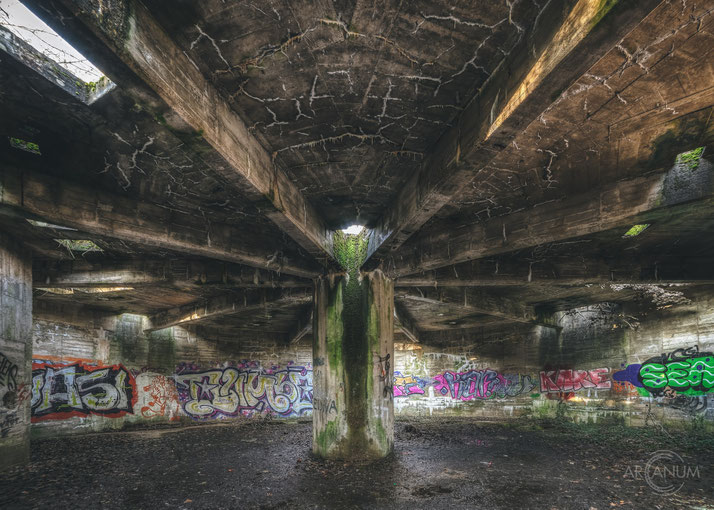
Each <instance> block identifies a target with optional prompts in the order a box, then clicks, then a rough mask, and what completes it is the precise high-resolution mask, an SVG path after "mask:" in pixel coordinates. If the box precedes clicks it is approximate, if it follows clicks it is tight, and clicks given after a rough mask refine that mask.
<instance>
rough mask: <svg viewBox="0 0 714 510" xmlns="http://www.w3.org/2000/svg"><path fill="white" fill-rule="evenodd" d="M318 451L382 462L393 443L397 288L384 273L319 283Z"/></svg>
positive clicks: (315, 347)
mask: <svg viewBox="0 0 714 510" xmlns="http://www.w3.org/2000/svg"><path fill="white" fill-rule="evenodd" d="M313 320H314V325H313V408H314V414H313V446H312V449H313V452H314V453H315V454H317V455H320V456H321V457H327V458H333V459H334V458H338V459H375V458H380V457H384V456H386V455H387V454H389V452H391V451H392V447H393V445H394V402H393V389H392V377H393V376H392V373H393V372H392V367H393V362H394V336H393V335H394V331H393V330H394V284H393V282H392V281H391V280H390V279H389V278H387V277H386V276H385V275H384V274H383V273H382V272H381V271H372V272H369V273H362V274H360V273H359V271H351V272H350V273H348V274H340V275H329V276H327V277H325V278H320V279H318V280H317V281H316V284H315V312H314V314H313Z"/></svg>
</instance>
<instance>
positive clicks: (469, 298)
mask: <svg viewBox="0 0 714 510" xmlns="http://www.w3.org/2000/svg"><path fill="white" fill-rule="evenodd" d="M394 296H395V298H396V299H398V300H410V301H419V302H422V303H429V304H433V305H435V306H443V305H449V306H458V307H461V308H463V309H464V310H465V311H466V312H467V313H478V314H484V315H490V316H492V317H497V318H499V319H503V320H504V321H507V322H520V323H523V324H535V325H540V326H548V327H550V325H549V324H546V323H543V322H542V321H539V320H538V318H537V314H536V312H535V309H534V308H533V307H532V306H529V305H525V304H522V303H518V302H516V301H513V300H512V299H509V298H505V297H502V296H497V295H495V294H493V293H490V292H488V291H487V290H486V289H481V288H469V287H444V288H437V289H434V288H421V287H418V288H400V289H398V290H395V293H394Z"/></svg>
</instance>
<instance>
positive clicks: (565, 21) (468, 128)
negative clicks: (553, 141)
mask: <svg viewBox="0 0 714 510" xmlns="http://www.w3.org/2000/svg"><path fill="white" fill-rule="evenodd" d="M660 3H661V2H660V0H644V1H639V2H622V1H621V2H615V3H614V6H613V3H607V6H606V5H605V3H604V2H599V1H595V0H579V1H578V2H577V3H575V5H574V6H573V8H572V9H570V10H567V6H568V5H572V3H571V2H562V1H552V2H547V3H546V5H547V7H546V8H545V9H544V11H543V12H542V13H541V15H540V16H539V18H540V23H541V25H540V27H539V29H538V30H536V32H535V34H534V35H533V37H531V38H529V39H525V38H524V40H523V41H522V42H521V44H520V45H519V46H517V47H516V49H514V50H513V51H512V52H511V54H510V55H509V58H504V60H503V61H502V62H501V64H500V66H499V67H498V68H497V70H496V72H494V73H493V74H492V75H491V77H490V78H489V80H488V81H487V82H486V84H485V85H484V86H483V87H482V88H481V89H480V90H479V91H478V92H477V94H476V96H475V97H474V98H473V99H472V101H471V102H470V103H469V104H468V105H467V106H466V108H465V109H464V111H463V112H462V114H461V116H460V117H459V119H458V121H457V123H456V125H455V126H454V127H453V128H452V129H450V130H449V131H448V132H447V133H446V134H445V135H444V136H443V137H442V139H441V141H440V142H439V143H438V144H437V146H436V147H435V149H434V150H433V152H432V154H431V155H430V156H429V157H428V158H427V159H426V160H425V161H424V163H423V164H422V166H421V167H420V168H419V170H418V171H417V172H415V173H414V174H413V176H412V177H411V178H410V179H409V181H408V182H407V183H406V184H405V185H404V186H403V187H402V188H401V191H400V192H399V194H398V196H397V198H396V199H395V200H393V201H392V205H391V206H390V207H389V208H388V209H387V211H386V212H385V214H384V215H383V216H382V218H381V219H380V221H379V222H378V223H377V225H376V226H375V227H374V228H373V229H372V231H371V234H370V244H369V251H368V257H373V258H374V260H373V261H371V263H368V264H367V267H370V268H371V267H374V266H376V265H377V264H378V263H379V259H384V258H385V257H387V256H388V255H389V254H390V252H394V251H395V250H397V249H399V247H400V246H401V245H402V244H403V243H404V242H405V241H406V240H407V239H408V238H409V237H410V236H411V235H412V234H414V233H415V232H416V231H418V230H419V229H420V228H421V227H422V226H423V225H424V224H425V223H426V222H427V221H428V220H429V219H430V218H431V217H432V216H433V215H434V214H436V213H437V211H439V210H440V209H441V208H442V207H443V206H444V205H445V204H446V203H448V202H449V201H450V200H451V198H452V197H453V196H454V195H455V194H457V193H458V192H459V191H460V190H461V189H462V188H463V187H464V186H468V185H470V183H471V181H472V180H473V178H474V176H475V175H477V174H478V172H479V171H480V170H481V169H483V168H485V167H486V166H487V165H488V164H489V163H490V162H491V160H493V159H494V158H495V157H496V156H497V155H498V154H499V153H500V152H501V151H503V150H506V148H507V147H509V145H510V144H511V142H512V141H513V140H514V139H515V137H516V136H517V135H518V134H519V133H520V132H521V131H522V130H523V129H525V127H527V126H528V124H530V123H531V122H532V121H534V120H535V119H537V118H538V116H540V115H541V114H542V113H543V112H544V111H545V110H547V109H548V108H549V106H550V105H551V104H552V103H553V102H554V101H556V100H557V98H558V97H559V96H560V94H561V93H562V91H564V90H566V89H567V87H569V86H570V85H571V84H572V83H574V82H575V81H576V80H577V79H578V78H579V77H580V76H582V75H583V74H584V73H586V72H587V71H588V69H589V68H590V67H591V66H592V65H593V64H595V62H597V61H598V60H599V59H600V58H602V57H603V56H604V55H605V54H606V53H607V52H608V51H609V50H610V49H612V48H613V47H614V46H615V45H617V44H618V42H619V41H620V40H621V39H622V37H624V36H625V35H626V34H627V33H628V32H629V31H630V30H632V29H633V28H634V27H635V26H637V25H638V24H639V23H640V22H641V21H642V20H643V19H644V18H645V17H646V16H647V15H648V14H649V13H650V12H651V11H652V10H653V9H654V8H655V7H656V6H657V5H659V4H660ZM564 13H565V15H564ZM603 20H605V21H606V22H604V23H603ZM535 55H539V56H538V57H537V58H536V57H535Z"/></svg>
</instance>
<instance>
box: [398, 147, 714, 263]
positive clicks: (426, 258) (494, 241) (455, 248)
mask: <svg viewBox="0 0 714 510" xmlns="http://www.w3.org/2000/svg"><path fill="white" fill-rule="evenodd" d="M702 161H703V162H704V160H702ZM712 206H714V170H713V169H712V167H711V166H710V165H709V164H708V163H707V164H700V168H699V169H698V170H697V172H692V171H691V170H689V169H688V168H686V167H677V166H675V167H674V168H672V169H671V170H670V171H668V172H664V173H658V174H650V175H646V176H641V177H636V178H633V179H628V180H622V181H618V182H615V183H611V184H608V185H606V186H603V187H602V188H600V189H597V190H594V191H592V192H589V193H586V194H582V195H576V196H572V197H566V198H564V199H562V200H560V201H557V202H550V203H548V204H546V205H541V206H534V207H531V208H529V209H525V210H521V211H519V212H516V213H513V214H509V215H507V216H501V217H498V218H492V219H490V220H488V221H485V222H482V223H475V224H472V225H470V226H468V227H465V228H461V229H458V231H457V232H458V233H457V234H456V235H450V234H449V233H445V232H439V233H438V234H434V235H426V234H424V235H422V236H421V238H420V239H419V240H418V242H415V243H413V246H411V247H410V250H409V252H408V253H395V254H394V255H393V262H392V261H391V260H390V275H392V276H397V277H398V276H404V275H409V274H414V273H418V272H422V271H424V270H430V269H436V268H439V267H444V266H448V265H452V264H458V263H461V262H465V261H468V260H472V259H479V258H482V257H487V256H493V255H496V254H500V253H507V252H512V251H516V250H520V249H523V248H529V247H533V246H538V245H544V244H547V243H552V242H555V241H560V240H564V239H571V238H576V237H580V236H586V235H590V234H594V233H598V232H603V231H606V230H610V229H615V228H619V229H622V233H623V234H624V233H625V232H626V231H627V230H628V229H629V228H630V227H631V226H632V225H635V224H642V223H648V224H652V223H654V222H658V221H666V220H667V219H669V218H672V217H674V216H676V215H680V214H702V212H703V211H705V210H709V208H710V207H712Z"/></svg>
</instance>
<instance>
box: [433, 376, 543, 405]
mask: <svg viewBox="0 0 714 510" xmlns="http://www.w3.org/2000/svg"><path fill="white" fill-rule="evenodd" d="M534 386H535V384H534V383H533V381H532V380H531V377H530V376H529V375H521V374H501V373H498V372H497V371H495V370H491V369H486V370H469V371H467V372H451V371H447V372H444V373H443V374H440V375H437V376H435V377H434V389H435V390H436V393H438V394H441V395H443V396H451V398H453V399H455V400H462V401H469V400H474V399H481V400H483V399H490V398H507V397H516V396H518V395H520V394H522V393H527V392H529V391H531V390H532V389H533V388H534Z"/></svg>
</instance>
